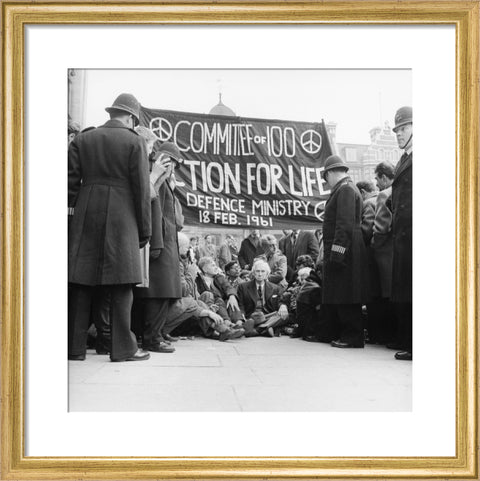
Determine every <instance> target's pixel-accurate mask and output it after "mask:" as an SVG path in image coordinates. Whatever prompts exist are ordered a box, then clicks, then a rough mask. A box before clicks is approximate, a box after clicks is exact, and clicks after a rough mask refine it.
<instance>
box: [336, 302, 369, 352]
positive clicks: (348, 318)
mask: <svg viewBox="0 0 480 481" xmlns="http://www.w3.org/2000/svg"><path fill="white" fill-rule="evenodd" d="M337 314H338V318H339V320H340V326H341V335H340V341H342V342H346V343H348V344H352V345H353V346H356V347H357V346H358V347H360V346H363V345H364V342H365V339H364V334H363V319H362V306H361V304H338V305H337Z"/></svg>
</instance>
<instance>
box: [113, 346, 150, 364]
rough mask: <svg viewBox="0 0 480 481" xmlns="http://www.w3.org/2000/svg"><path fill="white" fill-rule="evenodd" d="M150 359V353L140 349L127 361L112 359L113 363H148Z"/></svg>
mask: <svg viewBox="0 0 480 481" xmlns="http://www.w3.org/2000/svg"><path fill="white" fill-rule="evenodd" d="M147 359H150V353H148V352H147V351H142V350H141V349H138V350H137V352H136V353H135V354H133V356H130V357H127V358H126V359H110V360H111V361H112V362H124V361H146V360H147Z"/></svg>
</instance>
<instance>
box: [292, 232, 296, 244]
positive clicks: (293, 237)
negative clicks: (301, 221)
mask: <svg viewBox="0 0 480 481" xmlns="http://www.w3.org/2000/svg"><path fill="white" fill-rule="evenodd" d="M296 242H297V234H296V233H294V234H293V236H292V244H293V245H295V243H296Z"/></svg>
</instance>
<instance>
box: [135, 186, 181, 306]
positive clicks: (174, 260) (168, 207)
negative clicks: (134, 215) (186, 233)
mask: <svg viewBox="0 0 480 481" xmlns="http://www.w3.org/2000/svg"><path fill="white" fill-rule="evenodd" d="M176 209H177V206H176V203H175V194H174V192H173V190H172V188H171V187H170V184H169V182H168V180H166V181H164V182H163V184H162V185H161V186H160V189H159V192H158V196H157V197H156V198H155V199H154V200H153V201H152V239H151V240H150V262H149V268H150V272H149V287H148V288H141V287H140V288H137V289H135V295H136V296H138V297H147V298H158V299H166V298H168V299H179V298H180V297H182V283H181V279H180V256H179V253H178V238H177V230H178V229H177V218H178V217H177V215H176V214H177V212H176ZM158 249H161V250H160V255H158V256H156V255H155V251H157V252H158Z"/></svg>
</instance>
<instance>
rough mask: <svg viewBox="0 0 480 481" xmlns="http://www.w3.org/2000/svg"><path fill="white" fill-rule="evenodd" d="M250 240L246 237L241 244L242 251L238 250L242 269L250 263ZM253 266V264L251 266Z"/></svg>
mask: <svg viewBox="0 0 480 481" xmlns="http://www.w3.org/2000/svg"><path fill="white" fill-rule="evenodd" d="M247 242H248V241H247V240H246V239H243V241H242V243H241V244H240V251H239V252H238V263H239V264H240V267H241V268H242V269H244V268H245V266H246V265H247V264H248V261H247V252H246V251H247V247H246V243H247ZM250 267H252V266H250Z"/></svg>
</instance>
